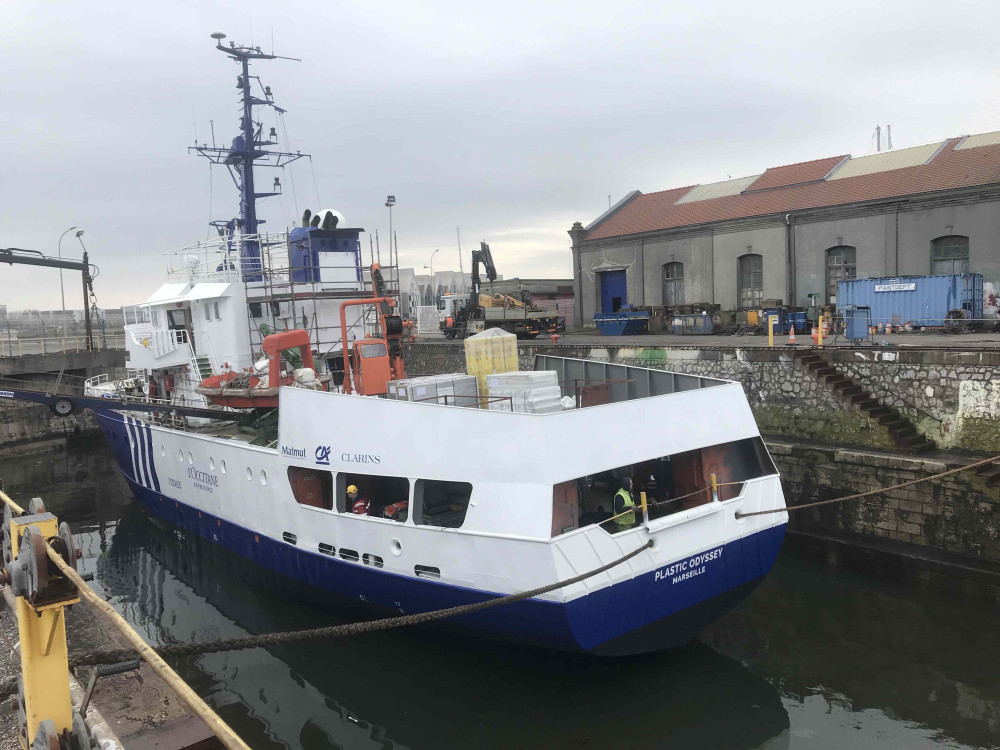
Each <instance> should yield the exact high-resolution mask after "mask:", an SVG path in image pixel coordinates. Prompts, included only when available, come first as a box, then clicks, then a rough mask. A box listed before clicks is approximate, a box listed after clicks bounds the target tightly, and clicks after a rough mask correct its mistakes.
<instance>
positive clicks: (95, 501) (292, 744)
mask: <svg viewBox="0 0 1000 750" xmlns="http://www.w3.org/2000/svg"><path fill="white" fill-rule="evenodd" d="M0 476H2V477H3V479H4V481H5V483H6V487H7V490H8V491H9V492H11V493H13V494H16V495H17V496H18V497H20V498H22V499H23V498H27V497H30V496H31V495H32V494H42V495H43V497H44V499H45V500H46V502H47V504H48V507H49V508H50V509H51V510H53V511H54V512H56V513H57V514H59V515H60V517H61V518H65V519H66V520H68V521H69V522H70V524H71V526H72V528H73V530H74V532H75V533H77V534H78V535H79V538H80V543H81V547H82V549H83V550H84V554H85V558H84V561H83V565H84V568H85V569H87V570H95V571H96V573H97V583H96V584H95V585H97V586H98V587H100V588H103V590H104V593H105V595H106V596H108V597H109V600H110V601H111V602H112V603H113V604H114V605H115V606H116V607H117V608H118V609H119V610H120V611H122V612H123V614H124V615H125V616H126V617H127V618H128V619H129V620H130V621H131V622H132V623H133V624H134V625H135V626H136V627H137V629H139V630H140V632H142V633H144V635H145V636H146V637H147V638H148V639H149V640H150V641H152V642H156V643H165V642H174V641H185V642H186V641H192V640H206V639H212V638H220V637H230V636H238V635H244V634H246V633H257V632H264V631H271V630H289V629H294V628H302V627H312V626H316V625H320V624H330V623H331V622H337V621H338V620H337V618H336V616H335V615H332V614H331V613H330V611H329V610H324V609H320V608H316V607H313V606H308V605H306V604H303V603H301V602H299V601H297V600H296V598H295V596H294V594H295V592H294V591H290V590H289V589H288V587H287V585H286V584H284V583H282V582H279V581H275V580H274V579H273V578H265V579H262V580H256V581H255V582H253V583H251V582H249V581H248V580H245V578H244V577H243V574H245V573H246V572H247V570H248V569H247V566H246V565H245V563H243V562H242V561H240V560H238V559H237V558H234V557H233V556H231V555H230V554H229V553H226V552H225V551H223V550H219V549H218V548H216V547H214V546H212V545H209V544H207V543H204V542H202V541H201V540H198V539H195V538H191V537H189V536H187V535H185V534H183V533H181V532H179V531H177V530H176V529H173V528H172V527H165V526H163V525H162V524H160V523H159V522H158V521H155V520H154V519H151V518H149V517H147V516H146V515H145V514H143V513H142V512H141V511H140V510H139V509H138V508H137V506H135V505H133V504H132V503H131V501H130V497H129V493H128V489H127V486H125V485H124V483H123V482H122V481H121V480H120V478H119V477H118V475H117V470H116V469H115V467H114V465H113V461H112V459H111V457H110V454H109V453H108V452H107V451H106V450H105V449H104V448H103V446H102V445H96V446H91V447H89V448H85V449H78V450H74V451H71V452H69V453H67V454H60V455H56V456H41V457H29V458H25V459H15V460H7V461H4V462H2V463H0ZM33 487H34V488H37V487H44V491H42V492H39V491H38V490H37V489H36V490H33V489H31V488H33ZM995 625H996V608H995V606H994V607H993V608H990V607H987V606H984V605H979V604H977V603H975V602H972V601H969V600H968V599H961V598H952V597H948V596H945V595H942V594H939V593H936V592H922V591H911V590H908V589H903V588H901V587H898V586H889V585H884V584H879V583H878V582H876V581H873V580H871V579H866V578H862V577H859V576H856V575H852V574H848V573H846V572H844V571H841V570H834V569H825V568H822V567H818V566H816V565H813V564H811V563H805V562H798V561H796V560H794V559H788V558H785V557H783V558H781V559H780V560H779V564H778V565H777V566H776V568H775V570H774V571H773V572H772V573H771V575H770V576H769V577H768V579H767V580H766V581H765V583H764V584H763V585H762V586H761V587H760V588H759V589H758V590H757V592H756V593H755V594H754V595H753V596H752V597H751V598H750V599H749V600H747V601H746V602H745V603H744V604H743V605H741V607H740V608H739V609H738V610H736V611H734V612H733V613H731V615H729V616H727V617H726V618H724V619H723V620H721V621H720V622H719V623H718V624H717V625H715V626H713V628H711V629H710V630H709V631H708V632H707V633H706V634H705V635H704V637H703V638H702V642H701V643H694V644H692V645H691V646H689V647H688V648H685V649H681V650H678V651H675V652H670V653H664V654H657V655H652V656H648V655H647V656H640V657H634V658H628V659H614V660H607V659H594V658H590V657H577V656H572V655H566V654H559V653H554V652H547V651H540V650H535V649H530V648H524V647H517V646H512V645H509V644H502V643H493V642H489V641H484V640H481V639H472V638H467V637H464V636H456V635H452V634H449V633H446V632H438V631H429V630H424V629H403V630H398V631H393V632H387V633H379V634H372V635H365V636H357V637H352V638H346V639H342V640H334V641H324V642H317V643H312V644H296V645H286V646H280V647H277V648H274V649H271V650H263V649H256V650H253V651H246V652H237V653H227V654H212V655H205V656H201V657H198V658H193V659H182V660H178V661H175V663H174V666H175V668H177V669H178V671H179V672H181V674H182V675H183V676H184V677H185V678H186V679H187V680H189V682H190V683H191V684H192V686H193V687H194V688H195V690H197V691H198V692H199V693H200V694H201V695H203V696H205V697H206V699H208V700H209V701H210V702H211V703H212V704H213V705H214V706H216V708H217V710H218V711H219V712H220V714H222V715H223V716H224V718H225V719H226V720H227V721H229V722H230V723H231V724H232V725H233V726H234V727H235V728H236V729H237V730H238V731H239V732H240V733H241V734H242V735H243V736H244V737H245V739H246V740H247V741H248V742H249V744H250V745H251V746H252V747H254V748H271V747H274V748H279V747H282V748H284V747H288V748H309V749H310V750H311V749H312V748H328V747H329V748H333V747H340V748H372V747H378V748H396V747H399V748H430V747H434V748H442V747H443V748H449V747H455V748H457V747H463V748H465V747H469V746H477V747H487V748H491V747H498V748H499V747H504V748H508V747H511V746H524V745H528V746H535V745H543V744H544V745H546V746H549V747H605V746H607V747H629V748H631V747H635V748H646V747H664V746H670V747H685V748H687V747H712V748H766V749H767V750H778V749H779V748H786V747H809V748H818V747H830V748H834V747H838V748H839V747H847V746H850V747H939V746H942V745H943V746H948V747H956V746H960V745H961V744H962V743H964V744H965V745H966V746H975V747H990V746H992V744H991V743H992V742H993V741H994V740H993V737H994V736H996V734H997V730H998V717H1000V706H998V702H1000V683H998V680H1000V678H998V676H997V675H996V674H995V668H994V667H995V659H994V658H990V654H994V655H995V648H991V644H990V643H989V640H990V639H991V637H992V634H993V633H994V632H995V630H996V628H995Z"/></svg>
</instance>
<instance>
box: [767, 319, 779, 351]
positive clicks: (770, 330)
mask: <svg viewBox="0 0 1000 750" xmlns="http://www.w3.org/2000/svg"><path fill="white" fill-rule="evenodd" d="M776 325H778V316H777V315H768V316H767V345H768V346H770V347H773V346H774V327H775V326H776Z"/></svg>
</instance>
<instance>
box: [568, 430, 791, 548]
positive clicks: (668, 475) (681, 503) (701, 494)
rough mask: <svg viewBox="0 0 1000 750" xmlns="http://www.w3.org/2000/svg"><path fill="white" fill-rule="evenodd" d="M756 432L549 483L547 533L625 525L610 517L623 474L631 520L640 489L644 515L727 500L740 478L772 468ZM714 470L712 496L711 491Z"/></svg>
mask: <svg viewBox="0 0 1000 750" xmlns="http://www.w3.org/2000/svg"><path fill="white" fill-rule="evenodd" d="M777 473H778V472H777V470H776V469H775V468H774V464H773V463H772V462H771V458H770V456H769V455H768V453H767V449H766V448H765V447H764V441H763V440H761V439H760V438H759V437H756V438H746V439H744V440H736V441H733V442H730V443H720V444H718V445H712V446H706V447H704V448H698V449H697V450H693V451H685V452H684V453H675V454H673V455H670V456H661V457H659V458H653V459H650V460H648V461H642V462H639V463H635V464H631V465H629V466H621V467H618V468H617V469H611V470H608V471H604V472H600V473H598V474H593V475H591V476H586V477H580V478H578V479H574V480H570V481H568V482H562V483H560V484H556V485H554V486H553V488H552V535H553V536H558V535H559V534H564V533H566V532H568V531H572V530H573V529H576V528H579V527H582V526H590V525H592V524H602V526H603V527H604V529H605V530H607V531H608V532H609V533H617V532H618V531H623V530H626V529H627V528H629V526H627V525H624V526H623V525H622V524H619V523H618V522H617V521H615V520H613V516H615V515H616V513H615V510H616V508H615V495H616V494H617V493H618V491H619V490H620V489H621V488H622V484H623V480H624V479H625V478H626V477H627V478H628V479H630V480H631V483H632V492H631V496H632V500H633V502H634V503H635V506H636V510H635V520H636V523H641V521H642V511H641V510H640V505H641V497H642V493H643V492H645V493H646V502H647V507H648V514H649V518H650V520H654V519H656V518H661V517H663V516H667V515H670V514H672V513H676V512H678V511H681V510H687V509H689V508H694V507H696V506H698V505H705V504H706V503H710V502H713V501H715V500H718V501H722V502H724V501H726V500H732V499H733V498H735V497H739V495H740V494H741V493H742V492H743V484H742V483H743V482H745V481H747V480H749V479H756V478H758V477H763V476H769V475H772V474H777ZM713 474H714V475H715V481H716V486H717V490H716V493H717V494H716V496H715V497H713V494H712V475H713ZM619 512H621V511H619Z"/></svg>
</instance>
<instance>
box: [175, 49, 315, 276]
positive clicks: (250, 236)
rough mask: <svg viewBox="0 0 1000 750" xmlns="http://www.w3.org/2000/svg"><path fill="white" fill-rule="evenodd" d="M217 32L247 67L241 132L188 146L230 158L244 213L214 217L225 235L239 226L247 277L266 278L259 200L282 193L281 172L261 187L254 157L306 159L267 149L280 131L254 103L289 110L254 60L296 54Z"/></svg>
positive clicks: (273, 161)
mask: <svg viewBox="0 0 1000 750" xmlns="http://www.w3.org/2000/svg"><path fill="white" fill-rule="evenodd" d="M212 38H213V39H215V40H216V45H215V48H216V49H217V50H219V51H220V52H222V53H223V54H225V55H227V56H228V57H230V58H231V59H233V60H234V61H236V62H237V63H239V64H240V67H241V73H240V75H239V77H238V78H237V79H236V81H237V83H236V87H237V88H238V89H239V90H240V104H241V107H242V116H241V117H240V135H238V136H237V137H236V138H234V139H233V142H232V146H230V147H229V148H217V147H216V146H215V145H214V144H213V145H212V146H208V145H207V144H201V145H198V143H197V142H196V143H195V145H194V146H192V147H191V148H189V149H188V151H193V152H195V153H198V154H200V155H201V156H204V157H205V158H206V159H208V160H209V161H211V162H212V163H213V164H224V165H225V166H226V168H227V169H228V170H229V175H230V176H231V177H232V178H233V183H234V184H235V185H236V188H237V190H239V191H240V215H239V218H238V219H234V220H231V221H227V222H219V221H213V222H212V225H213V226H214V227H216V229H218V230H219V233H220V234H222V235H225V236H226V237H227V240H231V239H232V235H233V230H234V228H235V227H237V226H238V227H239V230H240V235H241V242H240V271H241V274H242V276H243V280H244V281H248V282H252V281H262V280H263V277H262V269H261V248H260V240H259V239H258V237H257V234H258V230H259V228H260V225H261V224H263V223H264V221H263V220H262V219H258V218H257V200H258V199H260V198H269V197H271V196H274V195H280V183H279V181H278V180H277V178H275V191H274V192H269V193H258V192H257V191H256V187H255V185H254V163H255V162H256V163H258V164H259V165H260V166H265V167H272V168H279V169H280V168H284V166H285V165H286V164H290V163H291V162H293V161H296V160H298V159H301V158H302V157H303V156H308V154H303V153H302V152H301V151H296V152H295V153H291V152H288V151H274V150H267V149H266V147H267V146H273V145H275V143H276V140H272V139H276V138H277V133H276V132H275V129H274V128H271V132H270V135H269V136H267V138H265V137H264V135H263V127H262V126H261V124H260V122H257V121H255V120H254V107H271V108H272V109H273V110H274V111H275V112H276V113H278V114H279V115H281V114H284V112H285V110H283V109H282V108H281V107H279V106H277V105H276V104H275V103H274V96H273V95H272V94H271V87H270V86H264V85H263V84H262V83H261V82H260V78H259V77H258V76H251V75H250V61H251V60H295V61H296V62H299V60H298V58H295V57H282V56H280V55H274V54H270V55H269V54H267V53H265V52H261V49H260V47H248V46H244V45H238V44H236V43H235V42H229V46H228V47H226V46H224V45H223V44H222V40H223V39H225V38H226V35H225V34H223V33H222V32H218V31H217V32H215V33H214V34H212ZM253 81H256V82H257V86H258V87H259V88H260V90H261V91H260V94H255V93H254V91H253V90H252V82H253Z"/></svg>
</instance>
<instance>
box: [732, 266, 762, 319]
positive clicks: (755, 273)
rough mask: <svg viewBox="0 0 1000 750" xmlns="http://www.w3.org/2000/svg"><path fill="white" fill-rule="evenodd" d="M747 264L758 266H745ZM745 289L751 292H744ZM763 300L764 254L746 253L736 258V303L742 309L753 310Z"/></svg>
mask: <svg viewBox="0 0 1000 750" xmlns="http://www.w3.org/2000/svg"><path fill="white" fill-rule="evenodd" d="M752 259H756V261H754V260H752ZM746 265H750V266H756V268H754V267H750V268H744V266H746ZM747 281H749V284H747ZM755 281H757V284H755V283H754V282H755ZM745 291H746V292H749V294H748V295H747V294H744V292H745ZM745 298H746V299H745ZM763 301H764V256H763V255H761V254H760V253H744V254H743V255H740V256H738V257H737V258H736V305H737V307H738V308H739V309H740V310H752V309H754V308H756V307H760V306H761V304H762V303H763Z"/></svg>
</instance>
